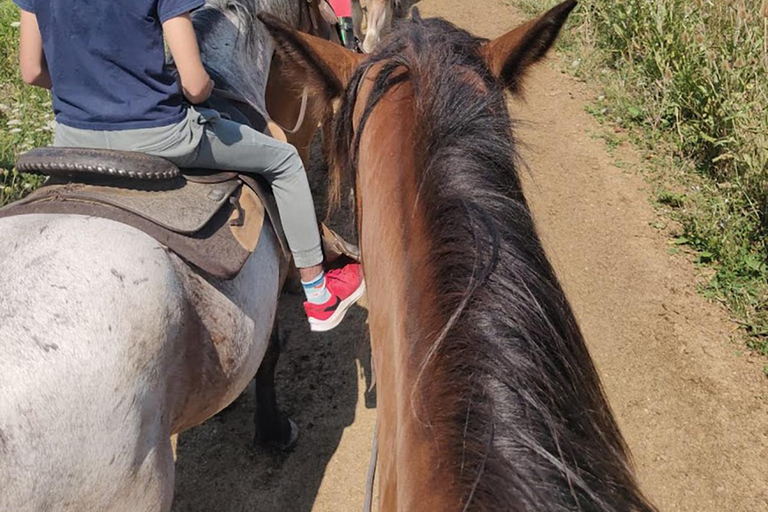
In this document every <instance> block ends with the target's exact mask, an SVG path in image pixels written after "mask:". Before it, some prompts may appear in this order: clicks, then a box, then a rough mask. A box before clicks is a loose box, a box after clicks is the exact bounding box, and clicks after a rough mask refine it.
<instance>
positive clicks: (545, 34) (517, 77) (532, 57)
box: [481, 0, 577, 92]
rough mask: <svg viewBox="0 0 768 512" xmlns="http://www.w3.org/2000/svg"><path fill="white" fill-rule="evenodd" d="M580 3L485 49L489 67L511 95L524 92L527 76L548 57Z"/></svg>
mask: <svg viewBox="0 0 768 512" xmlns="http://www.w3.org/2000/svg"><path fill="white" fill-rule="evenodd" d="M576 3H577V2H576V0H568V1H566V2H563V3H561V4H560V5H558V6H557V7H554V8H553V9H551V10H550V11H549V12H547V13H546V14H545V15H544V16H542V17H540V18H539V19H536V20H532V21H529V22H528V23H526V24H524V25H521V26H519V27H517V28H516V29H514V30H512V31H511V32H508V33H507V34H505V35H503V36H501V37H499V38H498V39H494V40H493V41H491V42H490V43H487V44H486V45H484V46H483V48H482V50H481V51H482V55H483V57H484V58H485V60H486V62H487V63H488V67H489V68H490V69H491V72H492V73H493V74H494V75H495V76H496V77H497V78H498V79H499V80H501V81H502V83H503V84H504V86H505V87H507V88H508V89H509V90H510V91H512V92H519V91H520V86H521V83H522V78H523V76H524V75H525V72H526V71H527V69H528V68H529V67H530V66H531V65H532V64H535V63H536V62H538V61H539V60H541V58H542V57H544V55H545V54H546V53H547V51H548V50H549V48H550V47H551V46H552V44H553V43H554V42H555V39H557V35H558V34H559V33H560V29H561V28H562V27H563V24H565V21H566V20H567V19H568V15H569V14H570V13H571V11H572V10H573V9H574V7H576Z"/></svg>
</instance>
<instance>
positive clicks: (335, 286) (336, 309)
mask: <svg viewBox="0 0 768 512" xmlns="http://www.w3.org/2000/svg"><path fill="white" fill-rule="evenodd" d="M325 286H326V287H327V288H328V291H329V292H331V298H330V299H329V300H328V302H326V303H325V304H311V303H309V302H305V303H304V311H306V312H307V318H309V328H310V329H311V330H313V331H315V332H325V331H330V330H331V329H333V328H334V327H336V326H337V325H339V324H340V323H341V321H342V320H344V315H346V314H347V310H348V309H349V308H350V307H351V306H352V305H353V304H354V303H355V302H357V301H358V300H360V297H362V296H363V294H364V293H365V281H364V280H363V270H362V267H361V266H360V264H359V263H349V264H348V265H345V266H343V267H342V268H339V269H334V270H330V271H328V272H327V273H326V274H325Z"/></svg>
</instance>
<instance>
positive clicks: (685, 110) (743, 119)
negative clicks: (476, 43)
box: [507, 0, 768, 355]
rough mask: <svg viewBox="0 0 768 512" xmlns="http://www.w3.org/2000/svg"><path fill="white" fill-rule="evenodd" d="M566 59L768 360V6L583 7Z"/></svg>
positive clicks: (592, 2) (679, 2) (693, 0)
mask: <svg viewBox="0 0 768 512" xmlns="http://www.w3.org/2000/svg"><path fill="white" fill-rule="evenodd" d="M507 1H508V3H510V4H514V5H516V6H518V7H521V8H522V9H523V10H524V11H525V12H526V13H528V14H530V15H536V14H540V13H541V12H542V11H543V10H544V9H546V8H548V7H551V6H553V5H555V4H557V3H559V2H558V0H507ZM560 48H561V50H563V51H564V52H565V53H566V55H567V56H568V58H567V61H566V62H567V64H566V68H567V69H569V70H570V71H571V72H572V73H574V74H575V75H577V76H579V77H580V78H583V79H585V80H588V81H589V82H590V83H592V84H593V85H596V86H597V87H599V88H600V90H601V93H600V95H599V97H598V98H597V99H596V100H595V101H594V102H593V103H592V104H591V105H589V106H588V107H587V111H588V112H590V113H591V114H593V115H594V116H595V117H596V118H597V119H598V120H599V121H600V122H601V123H605V124H608V125H612V126H615V125H620V126H621V127H622V128H625V129H627V130H628V131H629V134H630V135H629V136H630V139H631V140H632V141H633V142H634V143H635V145H636V146H637V147H638V148H639V149H640V150H641V151H642V152H643V154H644V157H645V159H646V160H645V161H646V163H647V169H646V170H647V175H648V177H649V178H650V179H651V181H652V182H653V183H654V186H655V188H656V194H655V197H654V199H655V203H656V204H657V206H658V207H659V208H660V209H661V210H662V211H664V212H665V213H666V214H667V215H668V216H669V217H671V218H672V219H674V220H675V221H677V222H678V223H679V225H680V226H681V229H680V232H679V233H676V234H675V236H676V239H675V244H676V245H677V246H682V247H688V248H690V249H692V250H693V251H695V252H696V254H697V256H696V258H695V259H696V261H697V263H698V264H700V265H705V266H708V267H711V268H712V270H713V272H712V275H713V277H712V278H711V279H710V280H709V282H708V283H707V284H706V285H705V286H703V287H702V292H703V293H704V294H705V295H706V296H708V297H710V298H712V299H716V300H718V301H721V302H723V303H725V304H727V305H728V306H729V307H730V308H731V310H732V311H733V312H734V314H735V317H736V318H738V321H739V323H740V325H742V326H743V327H744V333H745V334H746V335H747V338H748V345H749V346H750V347H751V348H752V349H754V350H755V351H758V352H761V353H763V354H765V355H768V242H767V240H768V238H766V237H767V235H768V0H765V1H763V0H729V1H725V0H722V1H720V0H718V1H710V0H654V1H647V0H581V1H580V3H579V7H578V8H577V10H576V11H575V12H574V14H573V19H572V21H571V23H570V24H569V26H568V28H567V29H566V30H565V31H564V34H563V37H562V38H561V42H560ZM603 137H604V138H606V144H607V145H608V147H609V149H611V148H612V147H613V146H614V145H615V140H613V138H614V137H613V135H611V132H610V129H608V130H606V134H604V135H603Z"/></svg>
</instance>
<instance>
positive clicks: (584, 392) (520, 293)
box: [262, 0, 654, 512]
mask: <svg viewBox="0 0 768 512" xmlns="http://www.w3.org/2000/svg"><path fill="white" fill-rule="evenodd" d="M575 5H576V2H575V1H574V0H569V1H567V2H565V3H563V4H561V5H559V6H558V7H555V8H554V9H552V10H551V11H549V12H548V13H546V14H545V15H544V16H542V17H541V18H539V19H537V20H533V21H531V22H529V23H526V24H525V25H523V26H521V27H519V28H517V29H516V30H513V31H511V32H509V33H508V34H506V35H504V36H502V37H500V38H498V39H496V40H494V41H491V42H487V41H484V40H481V39H478V38H475V37H473V36H471V35H470V34H468V33H467V32H465V31H463V30H460V29H458V28H456V27H455V26H453V25H451V24H450V23H448V22H446V21H443V20H439V19H427V20H422V19H420V18H419V16H418V14H417V13H414V18H413V20H412V21H409V22H406V23H403V24H402V25H401V26H400V27H399V28H398V29H397V31H396V32H395V33H394V34H393V35H392V36H391V37H389V38H387V39H386V40H385V41H383V42H382V45H381V47H380V48H379V49H378V50H377V51H376V53H374V54H373V55H371V56H370V57H369V58H367V59H364V60H361V58H360V57H357V56H355V55H353V54H350V53H348V52H345V51H344V50H342V49H341V48H338V47H334V46H331V45H329V44H326V43H325V42H323V41H320V40H317V39H314V38H311V37H307V36H304V35H301V34H298V33H296V32H294V31H292V30H290V29H289V28H287V27H285V26H283V25H282V24H280V23H279V22H277V21H276V20H275V19H274V18H272V17H269V16H262V20H263V21H264V22H265V23H266V24H267V26H268V27H269V29H270V31H271V32H272V34H273V36H274V37H275V39H276V41H277V44H278V48H279V49H280V51H281V52H282V55H283V56H284V58H285V59H286V60H290V61H291V62H293V63H294V64H295V65H297V66H298V69H299V70H301V71H302V72H304V73H305V74H306V75H307V80H308V83H310V84H311V85H312V87H313V88H314V89H315V90H317V91H318V92H319V93H320V94H321V95H323V96H324V97H325V99H326V100H327V101H329V102H330V101H331V100H334V99H337V98H341V105H340V108H339V110H338V113H337V115H336V117H335V130H334V140H333V154H332V155H331V159H332V164H333V168H334V171H333V172H334V173H336V174H342V175H346V177H347V178H351V179H352V180H353V183H354V187H355V190H356V197H357V202H358V206H357V208H358V219H357V220H358V228H359V234H360V244H361V250H362V255H363V263H364V266H365V272H366V279H367V283H368V304H369V322H370V329H371V338H372V348H373V353H374V358H375V368H376V375H377V386H378V411H379V414H378V418H379V437H378V443H379V445H378V446H379V454H380V457H379V470H380V493H379V496H380V497H379V505H380V510H382V511H386V512H390V511H416V510H418V511H469V510H472V511H501V510H505V511H525V512H531V511H551V512H556V511H557V512H564V511H577V510H579V511H600V512H608V511H643V512H649V511H652V510H654V508H653V506H652V505H651V504H649V502H648V501H647V500H646V499H645V498H644V497H643V495H642V493H641V491H640V490H639V488H638V485H637V483H636V479H635V476H634V472H633V469H632V466H631V463H630V459H629V455H628V450H627V447H626V445H625V442H624V440H623V438H622V436H621V434H620V432H619V429H618V427H617V425H616V422H615V420H614V418H613V416H612V414H611V411H610V409H609V406H608V404H607V401H606V398H605V396H604V394H603V391H602V388H601V384H600V380H599V378H598V375H597V372H596V370H595V367H594V365H593V363H592V360H591V359H590V356H589V353H588V351H587V348H586V346H585V343H584V340H583V338H582V335H581V332H580V330H579V327H578V325H577V323H576V320H575V318H574V315H573V313H572V311H571V308H570V306H569V304H568V302H567V300H566V297H565V294H564V293H563V291H562V289H561V287H560V285H559V283H558V280H557V278H556V276H555V273H554V271H553V269H552V267H551V266H550V263H549V262H548V260H547V258H546V256H545V254H544V250H543V249H542V246H541V243H540V241H539V238H538V236H537V233H536V230H535V227H534V223H533V220H532V217H531V213H530V210H529V208H528V205H527V203H526V200H525V198H524V196H523V192H522V188H521V184H520V181H519V178H518V175H517V171H516V165H515V147H514V144H513V137H512V130H511V128H510V127H511V123H510V118H509V114H508V111H507V107H506V103H505V94H504V91H505V89H506V90H509V91H512V92H513V93H517V92H519V91H520V88H521V81H522V78H523V75H524V74H525V72H526V70H527V69H528V68H529V67H530V66H531V65H532V64H534V63H535V62H537V61H539V60H540V59H541V58H542V57H543V56H544V55H545V53H546V52H547V50H548V49H549V48H550V46H551V45H552V44H553V42H554V41H555V39H556V37H557V34H558V33H559V31H560V29H561V27H562V25H563V24H564V23H565V21H566V19H567V17H568V15H569V13H570V12H571V10H572V9H573V8H574V7H575ZM335 181H336V183H338V181H339V180H338V179H337V180H335Z"/></svg>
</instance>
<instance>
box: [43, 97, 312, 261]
mask: <svg viewBox="0 0 768 512" xmlns="http://www.w3.org/2000/svg"><path fill="white" fill-rule="evenodd" d="M53 144H54V146H60V147H89V148H100V149H118V150H125V151H139V152H141V153H147V154H150V155H155V156H160V157H163V158H167V159H168V160H170V161H172V162H173V163H175V164H176V165H178V166H179V167H182V168H183V167H196V168H202V169H219V170H227V171H239V172H249V173H254V174H258V175H260V176H263V177H264V178H265V179H266V180H267V181H268V182H269V184H270V185H271V186H272V190H273V192H274V194H275V200H276V202H277V207H278V209H279V210H280V217H281V220H282V223H283V229H284V230H285V237H286V238H287V240H288V245H289V246H290V248H291V252H292V253H293V258H294V260H295V262H296V266H297V267H299V268H306V267H312V266H314V265H319V264H320V263H322V261H323V253H322V249H321V246H320V233H319V231H318V227H317V218H316V217H315V207H314V203H313V202H312V194H311V192H310V190H309V182H308V181H307V174H306V172H305V170H304V165H303V164H302V162H301V159H300V158H299V155H298V153H297V152H296V148H294V147H293V146H291V145H290V144H286V143H283V142H280V141H278V140H275V139H273V138H271V137H268V136H266V135H263V134H261V133H259V132H257V131H256V130H253V129H251V128H249V127H247V126H245V125H242V124H239V123H235V122H233V121H229V120H227V119H222V117H221V116H220V115H219V113H218V112H216V111H215V110H209V109H203V108H197V109H194V108H190V109H189V110H188V112H187V117H186V118H185V119H184V120H183V121H181V122H180V123H178V124H175V125H170V126H161V127H157V128H143V129H138V130H118V131H93V130H82V129H79V128H72V127H69V126H65V125H61V124H56V128H55V130H54V141H53Z"/></svg>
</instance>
